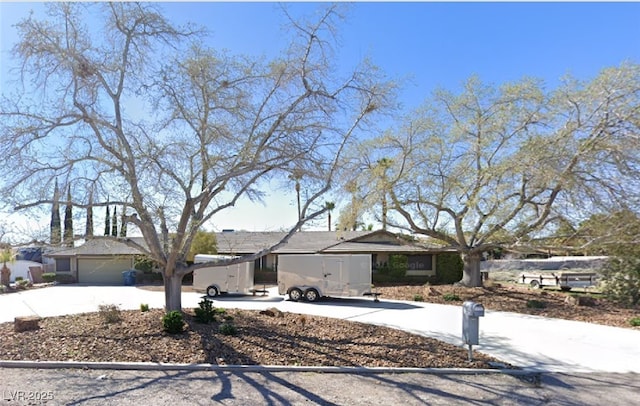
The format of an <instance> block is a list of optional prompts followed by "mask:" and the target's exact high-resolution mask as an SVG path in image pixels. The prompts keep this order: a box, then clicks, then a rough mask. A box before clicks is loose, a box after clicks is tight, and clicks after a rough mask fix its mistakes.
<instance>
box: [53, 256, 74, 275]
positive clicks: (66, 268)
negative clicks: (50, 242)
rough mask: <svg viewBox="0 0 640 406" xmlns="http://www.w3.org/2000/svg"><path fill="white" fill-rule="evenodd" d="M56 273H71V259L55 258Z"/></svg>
mask: <svg viewBox="0 0 640 406" xmlns="http://www.w3.org/2000/svg"><path fill="white" fill-rule="evenodd" d="M56 272H71V258H56Z"/></svg>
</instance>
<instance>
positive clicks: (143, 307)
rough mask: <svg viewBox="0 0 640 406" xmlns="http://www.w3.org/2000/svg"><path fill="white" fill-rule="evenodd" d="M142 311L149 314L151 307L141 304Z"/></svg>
mask: <svg viewBox="0 0 640 406" xmlns="http://www.w3.org/2000/svg"><path fill="white" fill-rule="evenodd" d="M140 311H141V312H143V313H144V312H148V311H149V305H148V304H146V303H140Z"/></svg>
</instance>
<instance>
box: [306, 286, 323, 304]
mask: <svg viewBox="0 0 640 406" xmlns="http://www.w3.org/2000/svg"><path fill="white" fill-rule="evenodd" d="M304 298H305V299H306V300H307V302H316V301H317V300H318V299H320V294H319V293H318V291H317V290H315V289H307V291H306V292H304Z"/></svg>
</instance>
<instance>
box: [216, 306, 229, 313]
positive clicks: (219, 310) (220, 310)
mask: <svg viewBox="0 0 640 406" xmlns="http://www.w3.org/2000/svg"><path fill="white" fill-rule="evenodd" d="M213 312H214V313H215V314H225V313H226V312H227V311H226V310H225V309H223V308H222V307H217V308H215V309H213Z"/></svg>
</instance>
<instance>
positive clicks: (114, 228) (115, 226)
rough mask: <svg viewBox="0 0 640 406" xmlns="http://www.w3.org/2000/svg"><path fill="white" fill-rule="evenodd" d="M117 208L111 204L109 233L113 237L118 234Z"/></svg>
mask: <svg viewBox="0 0 640 406" xmlns="http://www.w3.org/2000/svg"><path fill="white" fill-rule="evenodd" d="M117 211H118V208H117V207H116V206H113V218H111V235H112V236H113V237H117V236H118V214H117Z"/></svg>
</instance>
